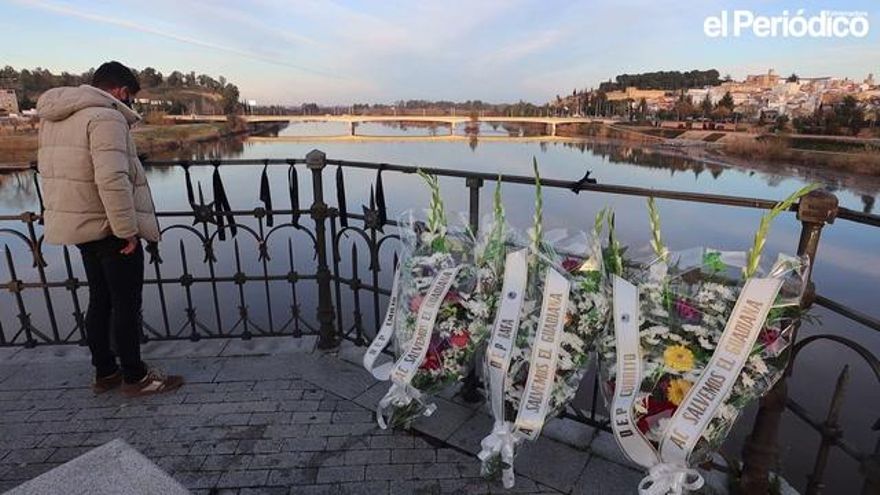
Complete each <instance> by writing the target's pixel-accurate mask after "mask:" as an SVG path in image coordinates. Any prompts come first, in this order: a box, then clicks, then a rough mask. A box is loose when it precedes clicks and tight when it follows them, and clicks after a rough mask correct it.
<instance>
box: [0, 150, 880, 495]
mask: <svg viewBox="0 0 880 495" xmlns="http://www.w3.org/2000/svg"><path fill="white" fill-rule="evenodd" d="M149 166H152V167H179V168H181V169H182V170H183V172H184V176H185V182H186V190H187V201H188V203H189V205H190V208H189V209H185V210H180V211H166V210H160V211H159V213H158V215H159V218H160V221H161V223H162V224H163V226H164V227H163V236H164V240H163V242H162V243H161V245H152V246H149V247H148V252H149V255H150V257H149V262H148V265H149V271H150V272H152V273H151V276H150V277H147V280H146V282H145V283H146V285H147V286H148V291H147V292H149V293H150V294H152V296H151V298H150V300H149V302H147V303H146V304H145V308H146V310H145V313H149V314H145V317H144V322H143V323H144V325H143V329H144V330H143V339H144V340H151V339H191V340H199V339H203V338H219V337H222V338H229V337H240V338H243V339H248V338H251V337H255V336H260V335H289V336H292V337H301V336H303V335H315V336H317V338H318V346H319V347H320V348H323V349H329V348H333V347H335V346H336V345H338V343H339V340H340V339H348V340H351V341H353V342H354V343H355V344H357V345H364V344H365V343H367V342H368V341H369V337H370V336H371V335H372V334H373V332H374V331H375V329H377V328H378V327H379V323H380V318H381V313H380V310H381V308H382V307H383V302H384V298H386V297H387V296H388V294H389V289H388V288H386V287H383V286H382V281H381V277H380V273H382V271H383V265H384V269H385V270H386V272H390V270H391V267H390V266H388V265H389V264H391V263H393V264H395V265H396V256H397V254H396V250H395V249H396V247H395V244H396V243H394V242H393V241H394V240H395V239H399V235H398V233H397V232H396V229H397V223H396V222H395V221H394V220H392V219H389V218H388V214H387V210H386V206H385V194H384V187H383V181H382V176H383V174H413V173H415V172H417V170H418V169H419V168H418V167H414V166H406V165H394V164H387V163H373V162H361V161H346V160H332V159H327V158H326V157H325V155H324V153H322V152H320V151H317V150H316V151H313V152H311V153H309V154H308V155H307V156H306V157H305V159H283V160H279V159H267V160H224V161H216V160H215V161H179V162H152V163H150V164H149ZM221 166H222V167H224V168H227V169H229V168H232V167H242V166H243V167H251V168H254V167H259V166H262V167H263V174H262V176H261V181H260V195H259V198H260V200H261V201H262V202H263V206H261V207H258V208H255V209H253V210H234V209H232V208H231V205H230V203H229V199H228V197H227V194H226V189H225V185H224V182H223V178H222V175H221V174H220V167H221ZM328 166H330V167H335V175H334V181H333V183H327V182H326V181H325V179H326V178H327V177H326V169H327V167H328ZM196 167H199V168H201V167H213V175H212V177H211V188H212V192H213V194H212V199H213V201H211V202H207V201H206V200H205V197H204V196H205V195H204V193H203V191H202V186H201V183H198V185H197V187H196V186H195V185H194V184H193V180H192V178H191V174H190V171H191V170H192V169H194V168H196ZM269 167H273V168H275V167H287V174H288V175H287V183H286V184H285V186H286V187H285V189H286V191H287V192H288V194H287V195H288V198H286V199H287V200H288V201H289V208H286V209H283V208H274V207H273V201H272V192H271V191H272V187H271V183H270V182H269V179H268V176H267V173H266V171H267V170H268V168H269ZM303 169H304V170H305V171H306V172H307V173H308V174H309V175H310V178H311V187H308V186H307V187H305V188H301V187H300V184H299V174H300V172H301V171H302V170H303ZM354 170H360V171H362V172H364V171H366V172H369V173H375V174H376V175H375V180H374V183H373V187H372V189H371V194H370V199H369V202H368V203H369V204H368V205H365V206H363V207H362V211H361V212H353V211H349V208H348V205H347V202H346V186H345V180H346V179H345V176H346V173H349V172H350V171H354ZM422 170H424V171H425V172H428V173H431V174H436V175H438V176H440V177H446V178H449V179H450V180H455V181H462V185H463V186H464V187H465V188H466V189H467V203H468V208H467V211H468V222H469V223H470V226H471V228H472V229H474V231H476V230H477V229H478V228H479V217H480V198H481V191H482V187H483V185H484V183H485V182H486V181H494V180H501V181H502V182H505V183H512V184H523V185H531V184H533V181H534V179H533V178H532V177H526V176H516V175H500V176H499V175H495V174H488V173H479V172H470V171H458V170H446V169H431V168H422ZM33 175H34V184H35V186H36V191H37V193H38V197H39V201H40V204H41V205H42V197H41V196H40V195H39V178H38V174H37V173H36V170H34V173H33ZM541 183H542V185H543V186H544V187H547V188H550V189H565V190H570V191H572V193H573V194H577V193H579V192H581V191H588V192H593V193H606V194H618V195H627V196H641V197H649V196H653V197H656V198H666V199H670V200H679V201H689V202H695V203H708V204H718V205H728V206H735V207H743V208H757V209H769V208H771V207H772V206H773V205H774V204H775V202H773V201H769V200H763V199H755V198H743V197H733V196H720V195H713V194H699V193H687V192H679V191H668V190H656V189H646V188H638V187H630V186H620V185H609V184H597V183H595V181H593V180H592V179H590V178H589V174H588V175H587V176H585V177H584V178H583V179H581V180H579V181H566V180H555V179H542V180H541ZM301 189H302V190H301ZM327 189H330V191H332V192H335V196H336V205H335V206H330V205H328V203H327V202H326V200H325V193H326V191H327ZM306 201H310V205H309V206H308V207H302V206H301V204H300V203H301V202H306ZM41 208H42V206H41ZM792 212H794V213H796V214H797V217H798V219H799V220H800V222H801V223H802V230H801V236H800V241H799V244H798V250H797V252H798V254H801V255H805V256H808V257H809V258H810V259H811V260H814V259H815V256H816V253H817V250H818V246H819V239H820V235H821V232H822V229H823V227H824V226H825V225H826V224H827V223H831V222H832V221H834V220H835V219H842V220H846V221H850V222H856V223H859V224H863V225H865V226H866V228H869V227H878V226H880V216H877V215H870V214H865V213H860V212H857V211H853V210H849V209H846V208H838V206H837V199H836V198H835V197H834V196H833V195H831V194H829V193H823V192H814V193H811V194H810V195H809V196H807V197H806V198H804V199H803V200H802V201H801V202H800V203H799V204H797V205H794V206H793V207H792ZM288 217H289V218H288ZM41 218H42V217H41V214H40V213H35V212H25V213H22V214H20V215H5V216H0V236H3V237H5V238H6V241H5V243H4V256H5V264H6V271H7V275H8V278H9V279H8V281H6V282H5V284H3V285H2V286H0V287H3V288H5V289H6V294H7V295H8V296H10V298H11V301H10V300H7V301H6V303H7V304H8V305H9V306H10V307H12V308H13V311H14V312H15V319H16V320H17V323H15V324H14V326H13V327H12V328H9V327H7V328H4V326H3V325H4V323H3V319H2V318H0V346H24V347H34V346H37V345H42V344H82V343H83V342H84V337H85V329H84V318H83V311H82V308H83V302H82V300H81V297H80V296H81V291H82V290H83V288H84V287H85V286H86V284H85V282H83V281H82V280H80V279H79V278H77V277H76V276H75V273H76V271H77V270H76V269H75V267H74V265H73V263H72V262H71V255H70V250H69V249H68V248H67V247H63V248H60V251H57V250H56V251H55V252H54V253H51V252H50V251H49V250H50V248H48V247H47V246H44V245H43V238H42V235H41V233H40V230H41V228H40V223H41ZM276 219H282V220H281V221H280V222H279V223H278V224H276V222H275V220H276ZM181 222H185V223H181ZM175 237H179V239H177V242H176V243H175V242H174V238H175ZM224 241H228V242H224ZM245 243H252V244H253V247H254V248H255V249H253V250H247V251H245V252H246V253H251V254H253V253H255V255H256V260H253V263H251V262H246V261H243V254H242V251H243V248H242V244H245ZM279 246H280V247H279ZM358 246H362V247H360V248H359V247H358ZM303 250H305V253H306V254H308V253H311V254H312V255H313V256H311V257H308V258H309V259H306V258H304V257H303V256H302V254H303ZM195 254H197V255H199V256H200V257H201V260H200V262H199V263H194V262H192V261H191V258H192V256H193V255H195ZM221 257H222V258H221ZM364 257H365V259H366V261H367V263H366V267H364V263H362V262H361V260H362V259H364ZM279 258H280V259H279ZM221 259H223V260H228V261H229V262H228V263H227V262H221V261H220V260H221ZM22 260H24V261H22ZM304 264H307V265H310V266H309V267H307V268H305V269H304V268H303V266H302V265H304ZM229 267H231V268H232V271H231V272H229V270H227V268H229ZM195 268H198V270H207V273H204V274H201V275H200V274H197V273H195V272H196V271H197V270H196V269H195ZM362 270H365V274H363V275H362ZM23 271H28V272H29V275H30V276H29V277H27V276H22V275H21V273H22V272H23ZM169 272H173V275H169ZM224 272H225V273H224ZM386 283H387V280H386ZM205 288H207V290H205ZM152 289H154V290H152ZM279 289H283V290H279ZM172 290H174V291H177V292H178V293H179V294H180V295H179V296H178V297H174V295H172V294H169V293H170V292H171V291H172ZM59 291H63V292H65V293H66V295H65V296H64V297H63V300H64V302H63V304H62V303H61V302H60V301H61V299H62V298H61V297H59V295H58V294H57V292H59ZM255 291H256V293H255ZM205 299H206V300H207V306H208V311H207V313H208V314H207V316H204V315H203V314H202V313H201V312H200V309H202V310H203V309H204V306H203V305H201V304H200V303H199V301H200V300H205ZM0 302H4V301H3V300H2V298H0ZM254 303H258V304H261V305H265V310H264V311H262V313H261V314H262V315H264V316H265V317H264V318H261V321H259V322H258V321H256V320H257V319H258V318H255V317H254V315H253V311H252V304H254ZM803 304H804V305H805V306H809V305H811V304H817V305H820V306H822V307H824V308H827V309H828V310H830V311H832V312H834V313H837V314H839V315H841V316H843V317H845V318H847V319H849V320H851V321H853V322H856V323H857V324H859V325H861V326H863V327H865V329H866V331H867V332H871V331H880V320H878V319H877V318H875V317H873V316H870V315H866V314H864V313H862V312H859V311H856V310H854V309H852V308H849V307H847V306H846V305H844V304H842V303H839V302H837V301H833V300H831V299H829V298H826V297H823V296H821V295H818V294H816V293H815V291H814V290H813V288H812V284H811V287H810V290H809V291H808V293H807V295H806V296H805V298H804V301H803ZM62 305H63V306H66V309H67V310H68V312H66V314H65V312H59V311H60V310H59V307H60V306H62ZM279 305H283V306H284V307H285V308H286V310H285V311H284V312H283V314H282V316H281V318H280V319H279V318H278V307H279ZM230 306H232V308H230ZM0 307H3V306H0ZM304 308H305V309H304ZM310 308H315V310H314V311H311V309H310ZM177 310H179V312H177ZM33 311H40V312H41V316H43V317H44V319H45V322H43V323H42V324H40V323H38V322H36V321H35V318H34V316H33ZM230 311H231V312H232V313H233V316H232V322H231V323H224V320H226V321H227V322H228V321H229V318H228V317H225V316H224V315H227V316H228V313H229V312H230ZM175 315H177V316H175ZM208 320H212V321H208ZM6 325H9V322H8V321H7V323H6ZM820 341H826V342H833V343H836V344H838V345H842V346H844V347H846V348H848V349H851V350H852V351H854V353H855V356H858V357H859V358H860V359H861V360H863V361H864V362H865V363H866V364H867V366H868V367H869V369H870V370H871V372H872V373H873V374H874V376H875V377H876V379H877V381H878V383H880V362H878V359H877V357H876V356H875V355H874V354H873V353H872V352H870V351H869V350H868V349H867V348H866V347H864V346H863V345H861V344H859V343H858V342H857V341H855V340H853V339H851V338H848V337H842V336H839V335H835V334H819V335H812V336H809V337H806V338H803V339H796V343H795V345H794V346H793V348H792V350H791V359H790V368H789V373H791V372H792V370H793V369H794V365H795V363H796V361H797V357H798V356H799V355H800V353H801V352H802V350H803V349H804V348H806V347H807V346H810V345H812V344H814V343H816V342H820ZM848 379H849V365H848V364H847V365H845V366H844V368H843V370H842V371H841V374H840V377H839V379H838V381H837V386H836V387H835V389H834V391H833V393H832V396H831V397H832V400H831V403H830V405H829V408H828V411H827V413H826V414H825V417H824V419H818V417H817V416H816V415H815V414H814V413H811V412H809V411H808V410H807V409H806V408H805V407H804V406H802V405H801V404H800V403H799V402H797V401H795V400H794V399H793V398H791V397H789V396H788V393H787V383H786V380H785V379H783V380H781V381H780V382H779V384H778V385H777V386H776V387H775V388H774V389H773V390H772V391H771V393H770V394H769V395H768V396H767V397H766V398H765V399H763V400H762V401H761V406H760V409H759V411H758V414H757V417H756V420H755V424H754V428H753V430H752V433H751V435H750V436H749V438H748V439H747V441H746V442H745V446H744V449H743V459H744V463H745V465H744V469H743V471H742V483H743V485H742V486H743V489H744V490H745V492H746V493H764V492H766V491H767V489H768V481H767V480H768V476H767V474H768V470H769V469H770V468H772V467H774V466H776V465H777V459H778V441H777V437H778V431H779V422H780V419H781V417H782V413H783V411H784V410H788V411H790V412H792V413H793V414H794V415H795V416H796V417H797V418H799V419H800V420H801V421H803V423H804V424H806V425H807V426H809V427H810V428H812V429H813V430H815V431H816V432H817V433H818V434H819V436H820V443H819V447H818V449H817V452H816V461H815V465H814V469H813V470H812V473H811V474H810V475H809V479H808V484H807V492H808V493H821V492H822V491H823V489H824V484H823V479H824V474H825V471H826V468H827V464H828V459H829V454H830V452H831V451H832V449H837V450H838V451H839V452H842V453H843V454H844V455H846V456H847V457H849V458H851V459H853V460H854V461H856V462H857V463H859V465H860V468H861V474H862V476H863V477H864V486H863V489H862V491H863V493H865V494H867V493H878V491H880V440H878V442H877V445H876V448H875V449H874V451H873V452H863V451H860V450H859V449H858V448H856V447H855V446H854V445H853V444H852V443H850V442H849V441H847V439H845V438H844V436H843V430H842V425H840V423H839V416H840V409H841V405H842V403H843V399H844V395H845V391H846V384H847V382H848ZM591 386H592V388H591V389H590V391H589V393H588V394H587V395H588V396H589V400H588V401H587V403H586V404H581V405H580V406H579V407H571V408H569V410H567V411H566V412H565V414H566V415H567V416H568V417H571V418H573V419H576V420H579V421H582V422H585V423H588V424H591V425H594V426H597V427H599V428H603V429H606V430H608V420H607V417H606V415H605V414H604V411H603V410H602V406H601V404H600V403H599V400H598V389H599V387H598V383H597V382H596V381H595V380H594V381H593V383H592V384H591ZM581 406H582V407H581ZM878 430H880V419H878V420H877V422H876V424H875V425H874V427H873V431H874V432H875V434H876V432H877V431H878Z"/></svg>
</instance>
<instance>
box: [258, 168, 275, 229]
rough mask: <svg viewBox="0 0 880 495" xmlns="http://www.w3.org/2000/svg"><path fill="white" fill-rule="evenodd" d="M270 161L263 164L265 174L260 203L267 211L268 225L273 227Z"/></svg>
mask: <svg viewBox="0 0 880 495" xmlns="http://www.w3.org/2000/svg"><path fill="white" fill-rule="evenodd" d="M268 168H269V160H266V161H265V162H263V174H262V175H261V176H260V201H262V202H263V207H264V208H265V209H266V225H267V226H269V227H271V226H272V225H274V224H275V221H274V220H273V218H272V188H270V187H269V173H268V171H267V169H268Z"/></svg>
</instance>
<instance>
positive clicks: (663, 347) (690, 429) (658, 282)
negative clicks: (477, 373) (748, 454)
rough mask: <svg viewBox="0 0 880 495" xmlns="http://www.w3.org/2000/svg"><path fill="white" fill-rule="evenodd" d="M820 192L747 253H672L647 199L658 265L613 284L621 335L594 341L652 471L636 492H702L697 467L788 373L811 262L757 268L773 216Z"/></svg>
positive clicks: (607, 385) (630, 440)
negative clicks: (780, 218) (783, 216)
mask: <svg viewBox="0 0 880 495" xmlns="http://www.w3.org/2000/svg"><path fill="white" fill-rule="evenodd" d="M812 189H813V187H812V186H810V187H806V188H804V189H802V190H800V191H798V192H797V193H795V194H793V195H792V196H790V197H789V198H787V199H786V200H785V201H782V202H781V203H779V204H777V205H776V207H775V208H773V209H772V210H771V211H770V212H768V213H767V214H766V215H765V216H764V217H763V218H762V220H761V224H760V227H759V229H758V232H757V234H756V235H755V242H754V245H753V247H752V248H751V250H750V251H749V252H748V253H742V252H740V253H731V252H721V251H717V250H712V249H693V250H688V251H684V252H681V253H671V252H669V250H668V249H667V248H666V247H665V246H664V245H663V243H662V240H661V236H660V227H659V215H658V213H657V209H656V207H655V205H654V202H653V200H649V201H648V210H649V213H650V220H651V226H652V231H653V237H652V241H651V245H652V247H653V249H654V252H655V254H656V256H657V259H656V261H655V262H653V263H651V264H650V265H649V266H648V267H647V269H646V270H645V271H643V272H641V273H640V274H638V275H631V276H630V277H629V279H630V280H631V281H632V282H630V281H627V280H625V279H624V278H622V277H618V276H615V277H613V290H614V304H613V331H609V332H606V333H605V334H604V335H603V336H602V337H601V338H599V339H597V350H598V353H599V357H600V360H601V363H602V366H601V369H600V375H601V380H602V383H603V389H604V393H605V396H606V398H607V399H608V401H609V403H610V404H609V411H610V414H611V425H612V429H613V432H614V434H615V437H616V439H617V441H618V443H619V444H620V446H621V448H622V449H623V450H624V452H625V453H626V455H627V456H628V457H629V458H630V459H631V460H633V461H634V462H636V463H638V464H640V465H642V466H643V467H645V468H646V469H648V470H649V474H648V476H646V477H645V478H644V479H643V480H642V482H641V483H640V486H639V493H643V494H651V495H659V494H666V493H673V494H680V493H683V492H684V491H686V490H695V489H698V488H699V487H700V486H702V484H703V480H702V477H701V476H700V475H699V473H698V472H697V471H696V470H694V469H691V466H695V465H698V464H700V463H702V462H705V461H707V460H709V459H710V457H711V455H712V454H713V453H714V452H716V451H717V450H718V449H719V448H720V447H721V444H722V443H723V442H724V440H725V439H726V438H727V436H728V433H729V432H730V429H731V428H732V426H733V424H734V422H735V420H736V418H737V416H738V415H739V413H740V412H741V411H742V410H743V409H744V408H745V407H746V406H747V405H748V404H749V403H751V402H752V401H754V400H755V399H757V398H759V397H761V396H762V395H764V394H765V393H766V392H767V391H768V390H769V389H770V388H771V387H772V386H773V384H774V383H775V382H776V381H777V380H778V379H779V377H780V376H782V374H783V373H784V370H785V367H786V364H787V353H786V352H785V351H786V349H787V348H788V346H789V344H790V340H791V334H792V331H793V330H792V329H793V328H794V324H795V322H796V321H797V319H798V318H800V317H801V309H800V306H799V302H800V296H801V294H802V291H803V289H804V287H805V273H806V270H807V263H808V261H807V260H805V259H801V258H795V257H788V256H784V255H781V256H780V257H779V259H778V261H776V263H774V264H773V266H772V268H771V269H770V270H769V271H767V272H765V273H766V274H764V275H759V264H760V258H761V252H762V250H763V247H764V242H765V239H766V235H767V232H768V229H769V226H770V223H771V221H772V220H773V218H775V217H776V216H777V215H778V214H779V213H780V212H782V211H785V210H787V209H788V208H789V207H790V206H791V205H792V204H793V203H794V202H795V201H796V200H797V199H798V198H800V197H801V196H803V195H804V194H806V193H808V192H809V191H811V190H812ZM736 272H739V273H736ZM618 273H619V272H618Z"/></svg>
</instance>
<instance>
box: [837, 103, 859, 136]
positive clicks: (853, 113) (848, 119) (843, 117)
mask: <svg viewBox="0 0 880 495" xmlns="http://www.w3.org/2000/svg"><path fill="white" fill-rule="evenodd" d="M835 114H836V117H837V124H838V125H839V126H840V127H846V128H848V129H849V131H850V133H852V135H853V136H856V135H858V134H859V132H860V131H861V130H862V129H863V128H864V127H865V109H864V108H862V106H861V105H860V104H859V102H858V100H856V99H855V97H853V96H845V97H844V98H843V101H842V102H841V103H840V105H838V106H837V108H836V109H835Z"/></svg>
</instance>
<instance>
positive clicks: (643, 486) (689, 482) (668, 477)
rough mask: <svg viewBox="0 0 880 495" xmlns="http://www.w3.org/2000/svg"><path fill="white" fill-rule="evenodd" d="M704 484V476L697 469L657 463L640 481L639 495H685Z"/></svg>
mask: <svg viewBox="0 0 880 495" xmlns="http://www.w3.org/2000/svg"><path fill="white" fill-rule="evenodd" d="M702 486H703V477H702V476H701V475H700V473H699V472H697V470H696V469H690V468H686V467H681V466H678V465H675V464H657V465H655V466H654V467H652V468H651V469H650V470H648V475H647V476H645V477H644V478H642V481H640V482H639V495H683V494H684V493H685V491H692V490H698V489H700V487H702Z"/></svg>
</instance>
